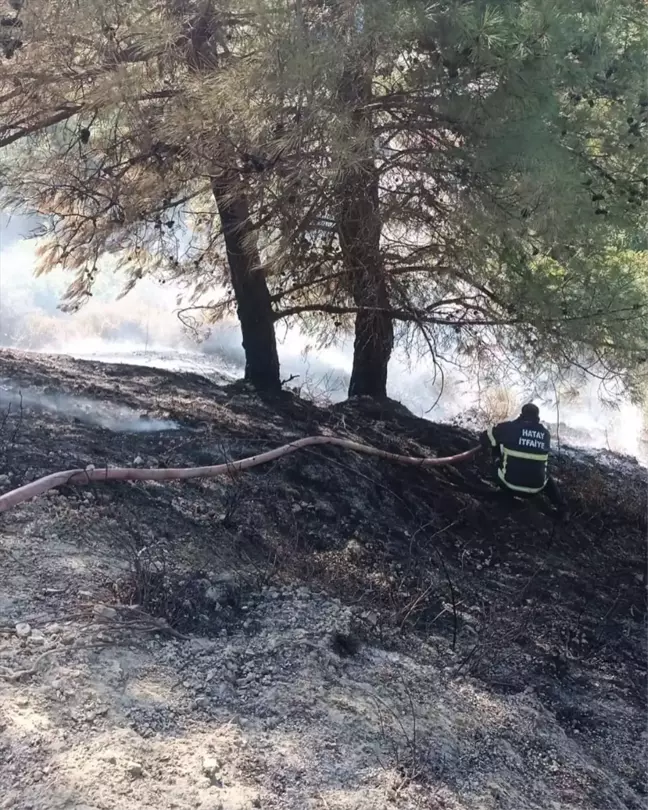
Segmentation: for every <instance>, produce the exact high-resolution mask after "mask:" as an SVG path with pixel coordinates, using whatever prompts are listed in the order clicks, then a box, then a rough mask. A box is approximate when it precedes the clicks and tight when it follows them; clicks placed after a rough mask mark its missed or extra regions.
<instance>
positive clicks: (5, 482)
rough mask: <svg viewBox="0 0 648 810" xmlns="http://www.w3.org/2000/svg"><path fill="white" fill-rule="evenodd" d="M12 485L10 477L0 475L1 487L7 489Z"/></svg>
mask: <svg viewBox="0 0 648 810" xmlns="http://www.w3.org/2000/svg"><path fill="white" fill-rule="evenodd" d="M10 483H11V481H10V479H9V476H8V475H0V487H6V486H8V485H9V484H10Z"/></svg>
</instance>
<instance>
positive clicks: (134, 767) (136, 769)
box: [126, 761, 144, 779]
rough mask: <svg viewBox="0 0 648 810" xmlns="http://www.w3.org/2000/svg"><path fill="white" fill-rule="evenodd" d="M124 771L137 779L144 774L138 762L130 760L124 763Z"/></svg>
mask: <svg viewBox="0 0 648 810" xmlns="http://www.w3.org/2000/svg"><path fill="white" fill-rule="evenodd" d="M126 773H127V774H128V775H129V776H130V777H131V778H132V779H139V778H140V777H141V776H142V775H143V774H144V769H143V768H142V766H141V764H140V763H139V762H133V761H130V762H127V763H126Z"/></svg>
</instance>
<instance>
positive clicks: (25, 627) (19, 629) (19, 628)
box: [16, 622, 31, 638]
mask: <svg viewBox="0 0 648 810" xmlns="http://www.w3.org/2000/svg"><path fill="white" fill-rule="evenodd" d="M30 633H31V625H30V624H28V623H27V622H18V624H17V625H16V635H17V636H18V638H27V637H28V636H29V634H30Z"/></svg>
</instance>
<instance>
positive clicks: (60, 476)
mask: <svg viewBox="0 0 648 810" xmlns="http://www.w3.org/2000/svg"><path fill="white" fill-rule="evenodd" d="M322 444H328V445H333V446H334V447H343V448H344V449H345V450H354V451H355V452H357V453H364V454H365V455H369V456H376V457H377V458H383V459H386V460H387V461H393V462H396V463H399V464H409V465H410V466H416V467H422V468H427V467H442V466H448V465H452V464H459V463H461V462H462V461H468V460H469V459H470V458H472V457H473V456H475V455H476V454H477V453H478V452H479V449H480V448H479V447H473V448H472V449H471V450H466V451H465V452H463V453H459V454H457V455H454V456H446V457H443V458H417V457H416V456H401V455H398V454H396V453H389V452H387V451H386V450H379V449H378V448H377V447H371V446H370V445H368V444H360V443H359V442H352V441H350V440H349V439H340V438H337V437H335V436H306V437H305V438H303V439H297V440H296V441H294V442H291V443H290V444H284V445H282V446H281V447H277V448H276V449H274V450H269V451H268V452H266V453H259V454H258V455H255V456H249V457H248V458H243V459H240V460H239V461H228V462H225V463H224V464H216V465H214V466H211V467H184V468H175V469H174V468H170V467H168V468H167V467H162V468H131V467H112V468H110V467H101V468H96V467H93V466H89V467H86V469H84V470H65V471H62V472H56V473H52V474H51V475H46V476H45V477H44V478H37V479H36V481H32V482H30V483H29V484H24V485H23V486H22V487H18V488H17V489H12V490H10V491H9V492H5V494H4V495H0V512H6V511H8V510H9V509H13V508H14V507H15V506H18V505H19V504H21V503H24V502H25V501H28V500H30V499H31V498H35V497H37V496H39V495H42V494H43V493H45V492H47V491H49V490H50V489H55V488H56V487H60V486H64V485H74V486H82V485H84V484H90V483H93V482H102V481H187V480H189V479H191V478H215V477H216V476H217V475H223V474H226V473H232V472H242V471H243V470H249V469H250V468H251V467H257V466H258V465H259V464H267V463H268V462H269V461H274V460H275V459H278V458H281V457H282V456H287V455H288V454H289V453H294V452H295V451H297V450H301V449H302V448H304V447H313V446H315V445H322Z"/></svg>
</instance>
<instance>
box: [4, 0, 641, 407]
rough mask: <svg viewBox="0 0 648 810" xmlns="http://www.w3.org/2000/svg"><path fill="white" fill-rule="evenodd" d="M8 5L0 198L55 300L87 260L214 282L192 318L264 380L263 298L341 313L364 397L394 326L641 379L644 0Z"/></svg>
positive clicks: (321, 325) (468, 356) (373, 388)
mask: <svg viewBox="0 0 648 810" xmlns="http://www.w3.org/2000/svg"><path fill="white" fill-rule="evenodd" d="M6 19H7V23H6V24H3V28H2V31H3V34H2V37H3V39H2V43H3V48H4V53H5V58H4V59H3V60H2V63H1V64H0V112H1V113H2V117H1V119H0V120H2V122H3V123H2V124H1V125H0V147H3V149H2V151H1V152H0V159H1V161H2V163H1V166H2V179H3V184H4V186H3V188H4V194H3V195H4V204H5V205H7V206H14V207H22V208H27V209H29V210H33V211H36V212H38V213H40V214H41V215H42V216H43V217H44V225H43V234H42V235H43V236H44V237H45V244H46V247H45V248H44V249H43V251H42V257H41V258H42V263H41V269H42V270H47V269H49V268H51V267H54V266H58V265H64V266H66V267H68V268H70V270H71V271H73V272H74V274H75V277H74V280H73V282H72V284H71V286H70V289H69V291H68V294H67V296H66V304H67V306H70V307H75V306H79V305H81V304H82V303H83V301H84V300H85V298H86V297H87V296H88V295H89V294H91V291H92V285H93V283H94V280H95V278H96V276H97V273H98V272H99V267H100V265H99V260H100V258H101V256H102V255H104V254H105V253H107V252H108V253H111V254H113V255H114V256H115V257H116V258H117V259H118V262H119V263H120V265H122V266H123V267H124V268H126V269H127V270H128V272H129V275H130V278H131V283H136V281H137V279H138V278H140V277H141V276H142V275H143V274H144V273H150V272H157V273H159V274H161V275H163V276H168V277H172V278H174V279H176V280H179V281H181V282H182V283H184V284H186V285H187V288H188V289H189V290H192V291H194V293H195V294H201V295H204V294H205V293H209V292H210V291H211V290H218V291H219V294H218V296H217V297H216V296H215V298H214V301H213V303H212V304H211V305H210V306H209V307H207V308H206V309H205V308H203V309H201V310H200V314H203V315H206V316H207V317H208V318H218V317H221V316H222V315H223V314H224V313H225V312H227V311H228V310H229V309H232V308H236V309H237V312H238V315H239V319H240V320H241V325H242V330H243V342H244V347H245V350H246V357H247V358H248V368H247V371H248V375H249V376H250V378H251V379H252V381H253V382H255V384H258V385H259V386H260V387H270V388H272V387H278V385H279V364H278V360H277V359H276V358H277V355H276V347H275V345H274V329H273V324H274V323H275V322H276V321H277V320H278V319H282V318H283V319H291V320H298V321H299V322H300V324H301V326H302V327H303V328H305V329H308V330H311V331H312V332H313V333H314V334H316V335H318V336H319V337H320V339H322V340H327V339H329V340H330V339H333V338H334V336H335V334H336V332H338V333H339V330H340V329H342V330H350V329H353V330H354V331H355V344H354V368H353V373H352V377H351V385H350V393H352V394H369V395H372V396H382V395H384V394H385V392H386V384H387V364H388V361H389V357H390V354H391V351H392V348H393V345H394V340H397V341H398V340H405V341H408V345H411V346H414V345H416V346H417V347H418V348H419V349H422V350H424V351H426V352H429V353H431V354H432V356H433V357H434V358H438V357H441V356H443V355H444V354H451V355H452V356H453V357H454V358H455V359H456V358H460V359H462V358H463V359H465V360H470V361H476V362H479V363H482V364H485V365H490V367H491V368H499V367H501V364H502V363H503V362H505V361H509V362H510V360H511V358H514V361H515V363H516V366H517V367H518V368H519V369H521V370H522V371H526V372H528V373H536V372H537V371H538V370H546V369H547V368H550V367H554V368H558V369H563V370H564V369H567V368H573V367H577V368H582V369H586V370H588V371H590V372H592V373H595V374H598V375H601V376H602V377H613V378H615V379H620V380H622V381H623V383H624V384H625V385H626V386H627V387H629V388H630V389H631V390H639V388H640V385H641V378H642V371H643V369H644V364H645V362H646V358H647V357H648V318H647V317H646V308H647V306H648V266H647V264H646V262H647V258H646V255H647V254H646V245H645V242H644V236H643V234H644V232H645V227H646V224H647V222H646V214H645V211H646V205H647V203H646V201H647V200H648V165H647V162H646V149H645V133H646V126H647V124H648V93H647V88H646V83H645V76H646V75H647V74H646V68H647V67H648V65H647V64H646V53H647V50H646V45H647V44H648V43H647V39H646V18H645V6H644V4H643V3H641V2H639V0H616V1H615V2H606V0H600V1H599V2H597V3H592V2H590V0H573V1H572V2H567V0H529V2H524V3H520V2H513V1H512V0H499V1H498V2H490V3H486V2H477V1H475V2H459V1H456V2H446V1H444V2H441V1H439V2H433V3H429V2H422V1H419V0H365V2H360V1H359V0H353V1H352V0H340V2H337V0H290V2H287V0H269V2H265V0H264V2H261V0H234V1H233V2H229V3H216V2H211V1H210V0H206V1H205V0H201V2H193V0H163V2H155V3H152V2H150V0H137V1H136V2H131V3H124V2H121V1H120V0H101V2H99V0H88V2H84V3H82V4H81V3H78V4H70V3H69V2H66V3H62V2H60V0H54V1H53V2H48V3H45V2H44V0H26V2H24V3H22V2H18V1H17V0H14V2H12V4H11V8H10V9H8V10H7V15H6ZM12 20H13V23H12V24H9V22H10V21H12ZM223 288H224V289H225V293H224V294H223V293H222V292H221V291H222V289H223ZM188 303H191V302H190V301H189V302H188ZM268 347H269V348H268Z"/></svg>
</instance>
